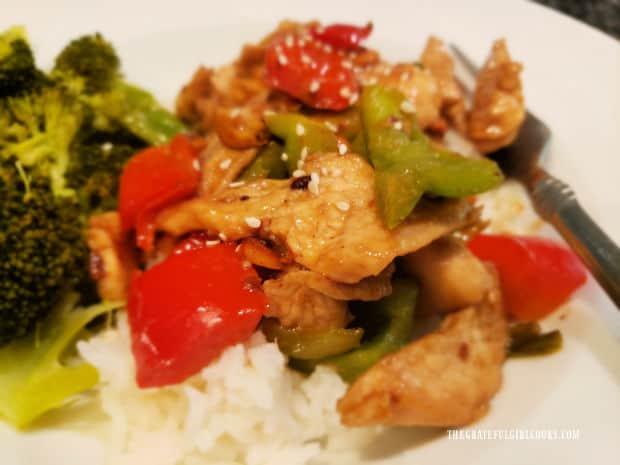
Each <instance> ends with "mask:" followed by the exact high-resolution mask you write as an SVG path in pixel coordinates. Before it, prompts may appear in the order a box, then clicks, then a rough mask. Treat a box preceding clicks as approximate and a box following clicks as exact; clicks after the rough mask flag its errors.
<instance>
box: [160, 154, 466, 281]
mask: <svg viewBox="0 0 620 465" xmlns="http://www.w3.org/2000/svg"><path fill="white" fill-rule="evenodd" d="M305 169H306V171H307V172H309V173H314V176H315V179H316V180H317V184H316V185H315V187H316V189H313V190H312V191H311V190H309V189H307V188H301V189H299V188H295V186H298V185H299V183H298V180H294V181H291V180H272V179H264V180H259V181H256V182H253V183H249V184H246V185H244V186H241V187H237V188H234V189H233V188H228V189H225V190H223V191H222V192H221V193H220V194H218V195H216V196H214V197H212V198H208V199H207V198H198V199H193V200H189V201H186V202H183V203H180V204H177V205H175V206H173V207H170V208H168V209H166V210H164V211H162V212H161V213H160V214H159V215H158V218H157V221H156V223H157V224H156V228H157V229H158V230H160V231H164V232H167V233H169V234H172V235H176V236H179V235H182V234H185V233H187V232H190V231H201V230H203V231H204V230H206V231H209V232H210V233H213V234H216V233H223V234H224V236H225V237H227V238H228V239H232V240H235V239H241V238H244V237H249V236H260V237H263V238H265V239H268V240H271V241H276V242H278V243H280V244H281V245H282V246H284V247H287V248H288V249H289V251H290V253H291V256H292V258H293V260H294V261H295V262H297V263H299V264H301V265H303V266H304V267H306V268H308V269H310V270H312V271H316V272H317V273H321V274H323V275H325V276H326V277H327V278H329V279H332V280H334V281H339V282H343V283H357V282H359V281H360V280H362V279H364V278H366V277H368V276H376V275H378V274H379V273H381V272H382V271H383V270H384V269H385V268H386V267H387V266H388V265H389V264H390V263H391V262H392V261H393V260H394V258H395V257H397V256H400V255H405V254H407V253H411V252H413V251H415V250H418V249H419V248H421V247H424V246H425V245H427V244H429V243H430V242H432V241H433V240H434V239H437V238H438V237H441V236H443V235H445V234H448V233H450V232H451V231H454V230H456V229H458V228H460V227H462V226H464V225H465V224H467V223H469V222H470V220H471V217H470V214H471V212H472V208H471V205H470V204H469V202H467V201H423V202H420V204H419V205H418V206H417V207H416V209H415V210H414V212H413V213H412V214H411V215H410V216H409V217H408V218H407V219H406V220H405V221H404V222H403V223H401V224H400V225H399V226H398V227H396V228H394V229H393V230H389V229H388V228H387V227H386V226H385V225H384V223H383V221H382V219H381V217H380V216H379V213H378V211H377V206H376V202H375V179H374V170H373V169H372V167H371V166H370V165H369V164H368V163H367V162H366V161H365V160H364V159H363V158H361V157H359V156H358V155H354V154H347V155H345V156H342V155H338V154H336V153H330V154H313V155H311V156H309V157H308V158H307V160H306V164H305ZM319 173H321V175H320V176H319ZM306 184H307V183H306Z"/></svg>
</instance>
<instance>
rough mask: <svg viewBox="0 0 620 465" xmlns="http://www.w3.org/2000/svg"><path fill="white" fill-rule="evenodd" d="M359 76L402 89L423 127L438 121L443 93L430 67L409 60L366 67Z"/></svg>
mask: <svg viewBox="0 0 620 465" xmlns="http://www.w3.org/2000/svg"><path fill="white" fill-rule="evenodd" d="M358 79H359V80H360V81H361V82H362V84H364V85H370V84H378V85H381V86H385V87H388V88H392V89H397V90H399V91H401V92H402V93H403V94H404V95H405V97H406V98H407V100H409V101H410V102H411V103H413V105H414V107H415V114H416V119H417V122H418V124H419V125H420V127H421V128H422V129H425V128H427V127H429V126H432V125H435V124H438V120H441V117H440V114H439V110H440V108H441V102H442V96H441V92H440V88H439V83H438V81H437V79H436V78H435V76H433V74H432V73H431V72H430V71H429V70H428V69H423V68H421V67H418V66H415V65H413V64H409V63H400V64H396V65H388V64H386V63H379V64H378V65H376V66H372V67H367V68H363V69H361V70H360V71H359V72H358Z"/></svg>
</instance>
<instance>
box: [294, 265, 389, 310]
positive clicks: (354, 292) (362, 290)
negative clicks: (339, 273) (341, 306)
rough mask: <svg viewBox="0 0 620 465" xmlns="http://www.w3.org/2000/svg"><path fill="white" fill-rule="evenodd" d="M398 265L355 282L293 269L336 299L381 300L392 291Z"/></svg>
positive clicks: (314, 287) (313, 286)
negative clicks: (393, 276) (347, 282)
mask: <svg viewBox="0 0 620 465" xmlns="http://www.w3.org/2000/svg"><path fill="white" fill-rule="evenodd" d="M395 269H396V267H395V266H394V264H393V263H390V265H389V266H388V267H387V268H386V269H385V270H383V271H382V272H381V273H380V274H379V275H377V276H369V277H368V278H364V279H362V280H361V281H360V282H358V283H355V284H345V283H338V282H336V281H333V280H331V279H329V278H327V277H325V276H323V275H322V274H319V273H316V272H314V271H309V270H297V271H291V272H290V273H291V274H292V273H294V274H295V275H296V276H297V277H298V279H299V280H300V281H301V282H304V283H306V285H307V286H308V287H309V288H311V289H314V290H315V291H318V292H320V293H322V294H325V295H326V296H329V297H331V298H332V299H336V300H362V301H372V300H379V299H382V298H383V297H386V296H388V295H390V294H391V293H392V275H393V274H394V270H395Z"/></svg>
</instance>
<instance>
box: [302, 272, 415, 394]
mask: <svg viewBox="0 0 620 465" xmlns="http://www.w3.org/2000/svg"><path fill="white" fill-rule="evenodd" d="M417 295H418V289H417V286H416V285H415V284H414V283H413V282H411V281H408V280H404V279H398V280H396V281H394V283H392V294H391V295H389V296H387V297H384V298H383V299H381V300H378V301H376V302H364V303H361V304H360V308H359V309H358V310H359V311H358V316H357V321H356V322H354V324H356V323H361V325H362V326H364V327H365V328H367V329H368V330H369V332H373V333H374V334H370V337H369V338H368V340H367V341H365V342H362V344H361V346H360V347H359V348H357V349H354V350H352V351H349V352H346V353H343V354H341V355H335V356H332V357H326V358H323V359H320V360H296V359H292V360H291V363H290V365H291V367H292V368H295V369H297V370H299V371H302V372H305V373H309V372H312V370H314V368H315V367H316V366H317V365H319V364H321V365H328V366H331V367H332V368H334V370H336V372H337V373H338V374H339V375H340V377H341V378H342V379H343V380H345V381H347V382H352V381H354V380H355V379H356V378H357V377H358V376H360V375H361V374H362V373H364V372H365V371H366V370H368V369H369V368H370V367H371V366H373V365H374V364H375V363H377V362H378V361H379V360H380V359H381V358H382V357H383V356H385V355H387V354H389V353H391V352H395V351H397V350H398V349H400V348H401V347H403V346H404V345H406V344H407V343H408V342H409V341H410V339H411V332H412V330H413V316H414V311H415V306H416V300H417Z"/></svg>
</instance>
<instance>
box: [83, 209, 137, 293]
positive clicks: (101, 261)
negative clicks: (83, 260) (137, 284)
mask: <svg viewBox="0 0 620 465" xmlns="http://www.w3.org/2000/svg"><path fill="white" fill-rule="evenodd" d="M86 241H87V243H88V248H89V249H90V253H91V258H90V274H91V277H92V278H93V280H95V281H96V282H97V291H98V292H99V296H100V297H101V298H102V299H104V300H127V293H128V289H129V282H130V280H131V273H132V271H133V270H135V269H137V258H136V256H135V253H134V249H133V247H132V245H131V243H130V241H129V240H127V238H126V235H125V234H124V233H123V230H122V228H121V219H120V215H119V214H118V213H117V212H107V213H103V214H101V215H94V216H91V217H90V219H89V221H88V230H87V233H86Z"/></svg>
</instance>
